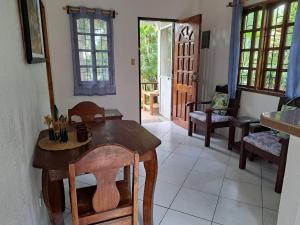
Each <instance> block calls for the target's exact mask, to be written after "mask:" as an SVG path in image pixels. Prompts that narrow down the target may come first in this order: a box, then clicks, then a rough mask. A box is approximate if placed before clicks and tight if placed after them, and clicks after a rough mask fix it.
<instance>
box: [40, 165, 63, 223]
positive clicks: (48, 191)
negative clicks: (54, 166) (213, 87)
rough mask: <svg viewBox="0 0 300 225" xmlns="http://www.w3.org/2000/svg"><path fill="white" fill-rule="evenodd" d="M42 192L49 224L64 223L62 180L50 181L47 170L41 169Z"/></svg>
mask: <svg viewBox="0 0 300 225" xmlns="http://www.w3.org/2000/svg"><path fill="white" fill-rule="evenodd" d="M42 193H43V199H44V202H45V205H46V207H47V209H48V214H49V218H50V222H51V225H64V216H63V212H64V210H65V195H64V183H63V180H58V181H50V178H49V172H48V171H47V170H43V173H42Z"/></svg>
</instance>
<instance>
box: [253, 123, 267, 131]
mask: <svg viewBox="0 0 300 225" xmlns="http://www.w3.org/2000/svg"><path fill="white" fill-rule="evenodd" d="M249 128H250V132H251V133H259V132H263V131H270V130H271V129H270V128H268V127H264V126H262V125H261V124H260V123H252V124H250V127H249Z"/></svg>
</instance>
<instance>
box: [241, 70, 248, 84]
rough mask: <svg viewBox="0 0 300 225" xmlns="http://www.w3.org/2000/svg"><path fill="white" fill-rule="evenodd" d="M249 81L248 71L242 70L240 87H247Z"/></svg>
mask: <svg viewBox="0 0 300 225" xmlns="http://www.w3.org/2000/svg"><path fill="white" fill-rule="evenodd" d="M247 81H248V70H241V71H240V81H239V84H240V85H247Z"/></svg>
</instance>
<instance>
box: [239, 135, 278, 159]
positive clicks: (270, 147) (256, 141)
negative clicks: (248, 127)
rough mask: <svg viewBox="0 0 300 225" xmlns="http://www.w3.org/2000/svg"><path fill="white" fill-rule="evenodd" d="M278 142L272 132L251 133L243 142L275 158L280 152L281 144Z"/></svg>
mask: <svg viewBox="0 0 300 225" xmlns="http://www.w3.org/2000/svg"><path fill="white" fill-rule="evenodd" d="M279 140H280V137H278V136H277V135H276V133H275V132H274V131H265V132H258V133H251V134H249V135H248V136H246V137H244V141H245V142H247V143H249V144H251V145H254V146H255V147H257V148H260V149H262V150H264V151H266V152H269V153H271V154H273V155H276V156H280V152H281V146H282V144H281V143H279Z"/></svg>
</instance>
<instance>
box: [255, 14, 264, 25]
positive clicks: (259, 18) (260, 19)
mask: <svg viewBox="0 0 300 225" xmlns="http://www.w3.org/2000/svg"><path fill="white" fill-rule="evenodd" d="M262 13H263V11H262V10H259V11H258V12H257V23H256V28H261V24H262Z"/></svg>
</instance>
